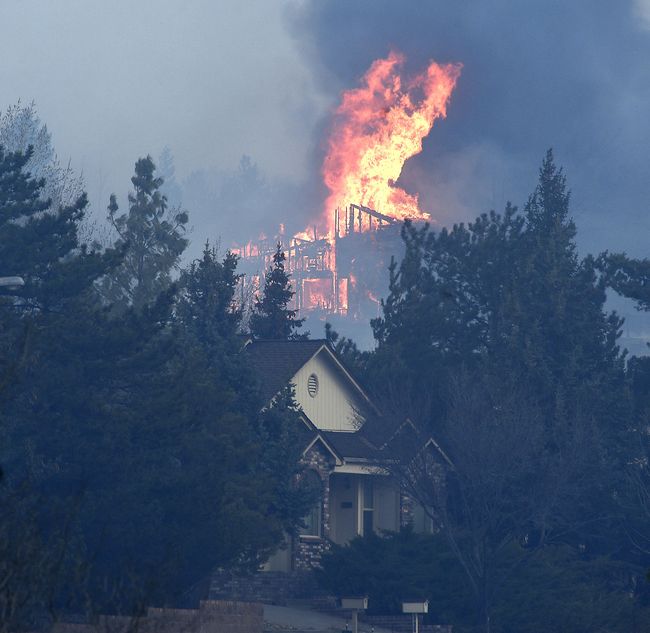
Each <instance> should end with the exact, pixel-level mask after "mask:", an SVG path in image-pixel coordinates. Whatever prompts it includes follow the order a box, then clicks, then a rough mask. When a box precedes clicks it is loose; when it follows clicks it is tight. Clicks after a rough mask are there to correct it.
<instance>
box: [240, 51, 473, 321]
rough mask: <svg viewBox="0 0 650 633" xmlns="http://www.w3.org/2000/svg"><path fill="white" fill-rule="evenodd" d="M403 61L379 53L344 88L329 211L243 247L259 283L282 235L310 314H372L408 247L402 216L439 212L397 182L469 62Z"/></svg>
mask: <svg viewBox="0 0 650 633" xmlns="http://www.w3.org/2000/svg"><path fill="white" fill-rule="evenodd" d="M405 61H406V60H405V58H404V56H403V55H401V54H399V53H396V52H391V53H390V54H389V55H388V57H387V58H385V59H378V60H376V61H375V62H373V64H372V65H371V66H370V68H369V70H368V71H367V73H366V74H365V75H364V77H363V79H362V81H361V85H360V86H359V87H357V88H354V89H352V90H347V91H345V92H344V93H343V95H342V98H341V103H340V105H339V106H338V108H337V109H336V111H335V112H334V114H333V118H332V125H331V129H330V133H329V137H328V140H327V152H326V155H325V159H324V161H323V166H322V175H323V181H324V183H325V185H326V186H327V188H328V190H329V195H328V197H327V200H326V201H325V204H324V205H323V208H322V212H321V213H320V214H319V215H318V216H317V217H316V218H315V220H314V222H313V223H312V227H311V228H310V229H308V230H307V231H303V232H301V233H298V234H296V235H294V236H293V237H292V238H291V239H289V240H286V239H284V238H283V237H282V236H278V237H275V238H274V239H260V240H258V241H257V242H256V243H254V244H252V243H251V244H249V245H248V246H246V247H243V248H239V249H237V251H238V252H239V254H240V255H241V257H242V261H241V265H240V270H241V272H242V273H243V274H244V276H245V280H246V285H247V286H248V287H249V288H253V289H254V288H255V286H256V284H259V281H260V279H261V278H262V276H263V274H264V271H265V270H267V269H268V267H269V265H270V264H271V258H272V256H273V253H274V252H275V248H276V244H277V242H278V241H280V242H281V243H282V244H283V247H284V248H285V252H286V256H287V267H288V269H289V272H290V273H291V275H292V278H293V283H294V290H295V293H296V294H295V306H296V308H297V309H298V310H299V312H300V313H301V315H302V316H308V315H310V314H319V315H342V316H346V317H351V318H355V319H360V320H365V321H367V320H368V318H372V317H374V316H376V315H377V313H378V306H379V297H381V296H382V295H383V294H384V292H385V290H386V286H387V272H386V269H387V267H388V265H389V262H390V259H391V257H392V256H399V255H400V254H401V249H402V247H401V243H400V237H399V233H400V225H401V223H402V221H403V220H404V219H407V218H409V219H412V220H415V221H432V218H431V217H430V216H429V214H428V213H426V212H424V211H422V210H421V209H420V207H419V201H418V197H417V195H413V194H410V193H408V192H406V191H405V190H404V189H402V188H400V187H399V186H397V185H396V184H395V183H396V182H397V181H398V179H399V177H400V174H401V172H402V168H403V166H404V163H405V162H406V161H407V160H408V159H409V158H411V157H412V156H415V155H416V154H419V153H420V152H421V151H422V141H423V139H424V138H425V137H426V136H427V135H428V134H429V132H430V131H431V128H432V127H433V124H434V122H435V121H436V120H437V119H439V118H444V117H445V116H446V113H447V104H448V102H449V99H450V98H451V94H452V92H453V90H454V87H455V85H456V82H457V80H458V77H459V75H460V70H461V65H460V64H438V63H436V62H431V63H430V64H429V65H428V67H427V68H426V70H425V71H424V72H422V73H418V74H416V75H413V76H408V77H407V76H405V75H404V74H403V73H402V70H403V68H404V65H405ZM283 219H284V220H286V218H283Z"/></svg>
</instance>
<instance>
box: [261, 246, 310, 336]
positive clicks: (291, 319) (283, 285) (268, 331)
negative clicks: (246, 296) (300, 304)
mask: <svg viewBox="0 0 650 633" xmlns="http://www.w3.org/2000/svg"><path fill="white" fill-rule="evenodd" d="M285 259H286V255H285V254H284V251H283V250H282V245H281V244H280V243H279V242H278V246H277V249H276V251H275V254H274V255H273V265H272V266H271V267H270V268H269V270H268V271H267V273H266V275H265V276H264V290H263V292H262V296H261V297H259V296H258V297H257V299H256V300H255V306H254V310H253V314H252V316H251V320H250V329H251V334H253V336H255V337H256V338H260V339H282V340H287V339H296V338H302V337H304V336H306V334H298V333H297V330H299V329H300V328H301V327H302V324H303V323H304V319H298V318H297V314H298V312H297V310H292V309H291V308H289V303H290V301H291V299H293V296H294V294H295V293H294V291H293V290H292V289H291V279H290V276H289V274H288V273H287V271H286V270H285V268H284V262H285Z"/></svg>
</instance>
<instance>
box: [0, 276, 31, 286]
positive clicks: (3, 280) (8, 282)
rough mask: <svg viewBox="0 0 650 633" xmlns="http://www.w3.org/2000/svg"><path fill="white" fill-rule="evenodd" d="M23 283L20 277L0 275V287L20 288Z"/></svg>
mask: <svg viewBox="0 0 650 633" xmlns="http://www.w3.org/2000/svg"><path fill="white" fill-rule="evenodd" d="M24 285H25V280H24V279H23V278H22V277H0V287H2V288H20V286H24Z"/></svg>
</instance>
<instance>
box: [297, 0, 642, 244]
mask: <svg viewBox="0 0 650 633" xmlns="http://www.w3.org/2000/svg"><path fill="white" fill-rule="evenodd" d="M644 10H645V15H646V17H648V16H650V10H648V5H647V3H644V2H638V3H632V2H625V1H622V2H611V1H609V0H572V1H571V2H564V1H550V0H535V1H528V2H521V0H481V1H480V2H479V1H474V2H456V1H453V0H446V1H429V2H422V1H421V0H402V1H400V2H394V1H389V0H357V1H355V2H347V1H346V0H331V1H329V2H315V1H312V2H306V3H302V4H299V5H295V6H294V7H293V9H292V10H291V11H289V13H288V21H289V24H290V28H291V32H292V33H293V35H294V37H295V38H296V40H297V42H298V43H299V45H300V46H301V49H302V51H303V53H304V54H305V55H306V56H307V58H308V59H310V60H311V64H312V68H313V69H314V72H315V73H317V75H318V77H319V82H320V83H321V84H322V85H324V86H326V87H327V90H328V91H329V92H330V93H336V92H337V91H340V90H341V89H344V88H347V87H349V86H354V85H355V84H356V82H357V81H358V78H359V77H360V76H361V75H362V74H363V73H364V72H365V70H366V69H367V67H368V66H369V65H370V63H371V62H372V60H373V59H376V58H377V57H381V56H385V55H386V54H387V52H388V51H389V50H390V49H391V48H396V49H398V50H401V51H402V52H404V53H405V54H406V55H407V58H408V60H409V63H410V65H411V66H412V68H414V69H417V68H421V67H422V66H424V64H426V62H427V61H428V60H429V59H435V60H437V61H460V62H462V63H463V64H464V70H463V73H462V76H461V79H460V81H459V84H458V87H457V90H456V93H455V94H454V96H453V97H452V102H451V105H450V108H449V112H448V118H447V119H446V120H445V121H442V122H439V123H438V124H437V125H436V126H435V127H434V129H433V132H432V133H431V135H430V136H429V138H427V139H426V141H425V143H424V151H423V152H422V154H421V155H419V156H417V157H415V158H414V159H412V160H411V161H409V162H408V163H407V165H406V168H405V170H404V173H403V176H402V179H401V180H402V184H403V185H404V186H405V187H406V188H407V189H409V190H410V191H417V192H419V193H420V196H421V201H422V206H423V207H424V208H427V209H430V210H431V211H432V212H433V213H434V215H435V216H436V217H438V219H439V221H440V222H441V224H448V223H450V222H453V221H455V220H466V219H469V218H472V217H474V216H476V215H477V214H478V213H479V212H481V211H484V210H487V209H489V208H491V207H494V208H497V209H498V208H501V207H502V206H503V204H504V203H505V201H506V200H508V199H509V200H512V201H513V202H515V203H520V204H521V203H523V202H524V201H525V198H526V196H527V194H528V193H529V192H530V190H531V188H532V186H533V185H534V183H535V180H536V175H537V168H538V166H539V164H540V162H541V159H542V157H543V154H544V152H545V150H546V149H547V148H548V147H550V146H552V147H553V148H554V149H555V153H556V157H557V160H558V162H560V163H561V164H563V165H564V166H565V169H566V173H567V176H568V178H569V184H570V186H571V188H572V190H573V212H574V215H575V217H576V221H577V223H578V226H579V229H580V234H581V245H582V246H583V247H584V248H586V249H588V250H600V249H604V248H613V249H625V250H627V251H629V252H632V253H635V254H638V255H640V254H645V253H646V252H647V236H648V230H649V229H650V219H649V217H650V216H649V214H648V205H649V204H650V178H648V176H647V171H648V165H649V160H648V159H649V158H650V117H649V116H648V112H649V111H650V65H649V64H648V61H647V60H648V59H649V58H650V31H648V30H647V26H648V21H644V19H643V16H644V13H643V11H644Z"/></svg>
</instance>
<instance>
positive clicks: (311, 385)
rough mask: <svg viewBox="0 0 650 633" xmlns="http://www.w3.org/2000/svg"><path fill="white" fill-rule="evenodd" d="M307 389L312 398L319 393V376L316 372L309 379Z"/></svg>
mask: <svg viewBox="0 0 650 633" xmlns="http://www.w3.org/2000/svg"><path fill="white" fill-rule="evenodd" d="M307 391H308V393H309V395H310V396H311V397H312V398H315V397H316V394H317V393H318V377H317V376H316V374H312V375H311V376H309V378H308V379H307Z"/></svg>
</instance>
